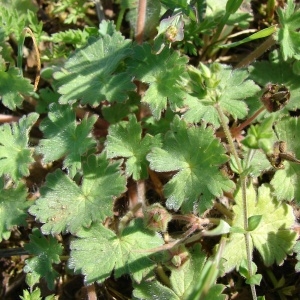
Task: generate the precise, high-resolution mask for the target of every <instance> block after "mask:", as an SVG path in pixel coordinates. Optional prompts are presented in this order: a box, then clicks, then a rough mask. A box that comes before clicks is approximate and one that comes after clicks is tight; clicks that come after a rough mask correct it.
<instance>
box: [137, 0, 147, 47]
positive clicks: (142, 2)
mask: <svg viewBox="0 0 300 300" xmlns="http://www.w3.org/2000/svg"><path fill="white" fill-rule="evenodd" d="M146 9H147V0H139V5H138V19H137V24H136V34H135V40H136V42H137V43H138V44H141V43H142V42H143V37H144V30H145V23H146Z"/></svg>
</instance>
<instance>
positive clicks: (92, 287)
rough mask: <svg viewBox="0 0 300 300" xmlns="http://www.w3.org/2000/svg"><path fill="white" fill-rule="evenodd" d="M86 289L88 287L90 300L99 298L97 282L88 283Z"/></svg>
mask: <svg viewBox="0 0 300 300" xmlns="http://www.w3.org/2000/svg"><path fill="white" fill-rule="evenodd" d="M86 289H87V294H88V299H89V300H97V294H96V289H95V284H91V285H88V286H87V287H86Z"/></svg>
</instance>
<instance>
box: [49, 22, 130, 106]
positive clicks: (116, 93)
mask: <svg viewBox="0 0 300 300" xmlns="http://www.w3.org/2000/svg"><path fill="white" fill-rule="evenodd" d="M105 22H106V21H105ZM105 22H104V23H102V25H103V24H105ZM130 46H131V41H130V40H125V39H124V37H123V36H122V35H121V34H120V32H117V31H115V32H114V34H113V35H108V34H107V35H104V36H103V37H100V38H96V37H91V38H90V39H89V40H88V43H87V45H86V46H85V47H83V48H80V49H78V50H76V51H75V52H74V54H73V55H72V56H71V57H70V58H69V59H68V60H67V62H66V63H65V65H64V68H62V69H61V71H59V72H56V73H54V78H55V79H56V80H57V82H56V85H57V86H58V92H59V93H60V94H62V96H61V97H60V99H59V101H60V103H62V104H66V103H68V102H70V101H71V102H74V101H76V100H80V101H81V103H82V104H90V105H92V106H97V105H99V103H100V102H101V101H104V100H108V101H118V102H123V101H124V100H126V99H127V98H128V96H127V92H128V91H130V90H134V89H135V85H134V84H133V83H132V82H131V76H129V75H128V74H126V73H118V72H117V68H118V66H119V65H120V63H121V62H122V60H124V59H125V58H126V57H127V56H128V55H130V52H131V50H130Z"/></svg>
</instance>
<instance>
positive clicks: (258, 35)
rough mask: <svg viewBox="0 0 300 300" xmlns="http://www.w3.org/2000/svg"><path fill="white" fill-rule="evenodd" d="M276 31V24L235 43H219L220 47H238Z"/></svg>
mask: <svg viewBox="0 0 300 300" xmlns="http://www.w3.org/2000/svg"><path fill="white" fill-rule="evenodd" d="M275 31H276V26H275V25H272V26H270V27H268V28H264V29H262V30H260V31H258V32H255V33H254V34H251V35H250V36H248V37H246V38H244V39H242V40H240V41H238V42H235V43H230V44H224V45H219V46H218V47H220V48H232V47H236V46H239V45H241V44H244V43H247V42H251V41H254V40H257V39H261V38H264V37H267V36H269V35H271V34H273V33H274V32H275Z"/></svg>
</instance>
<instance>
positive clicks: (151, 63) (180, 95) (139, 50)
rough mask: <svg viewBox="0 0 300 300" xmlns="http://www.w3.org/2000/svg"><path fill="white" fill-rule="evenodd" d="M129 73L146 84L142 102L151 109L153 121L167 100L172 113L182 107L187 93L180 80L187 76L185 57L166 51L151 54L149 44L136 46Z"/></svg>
mask: <svg viewBox="0 0 300 300" xmlns="http://www.w3.org/2000/svg"><path fill="white" fill-rule="evenodd" d="M133 58H134V59H132V60H131V61H129V63H128V64H129V67H128V71H129V72H130V73H131V74H132V75H133V76H135V77H136V78H137V79H138V80H140V81H142V82H145V83H148V84H149V88H148V89H147V91H146V92H145V95H144V97H143V98H142V102H145V103H147V104H148V105H149V106H150V109H151V112H152V114H153V116H154V117H155V118H156V119H160V116H161V112H162V111H163V110H165V109H166V108H167V101H169V104H170V107H171V109H172V110H173V111H175V110H176V109H177V108H179V107H182V106H183V99H184V97H185V96H186V93H185V92H184V91H183V86H182V83H181V82H182V80H183V77H184V76H186V72H185V66H186V63H187V61H188V58H187V57H184V56H181V57H180V55H179V54H178V52H173V51H171V50H170V49H167V48H165V49H164V50H163V51H162V52H161V53H160V54H155V53H152V49H151V46H150V45H149V44H143V45H142V46H136V47H135V48H134V54H133Z"/></svg>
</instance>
